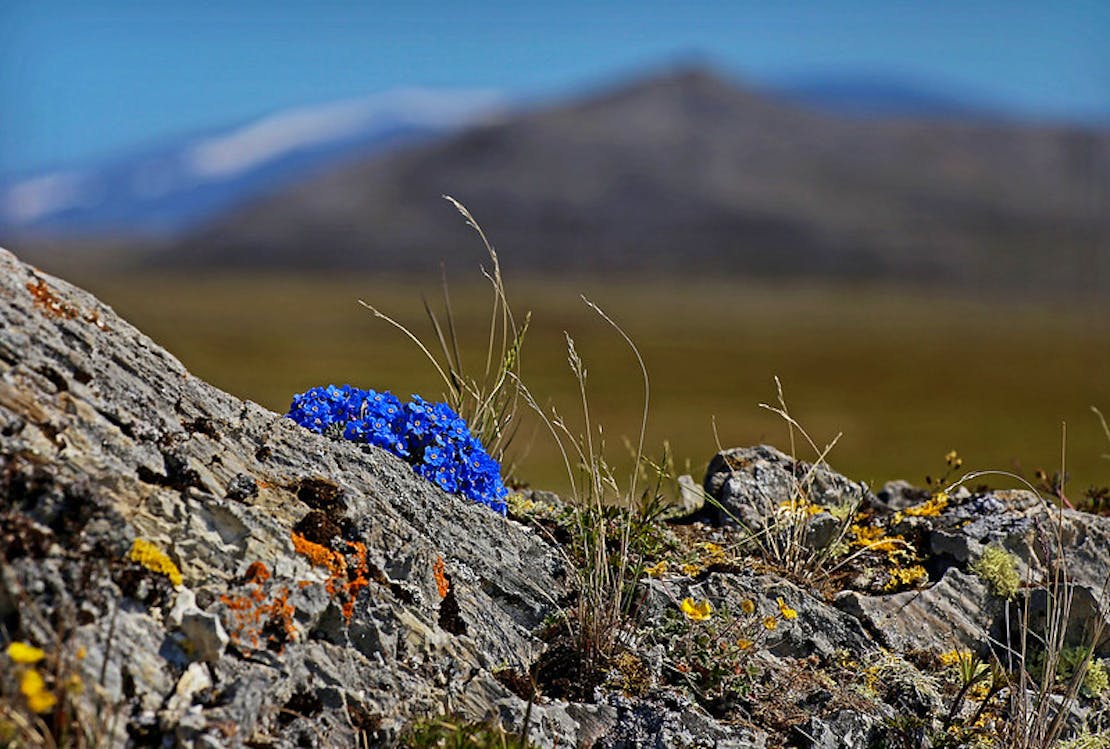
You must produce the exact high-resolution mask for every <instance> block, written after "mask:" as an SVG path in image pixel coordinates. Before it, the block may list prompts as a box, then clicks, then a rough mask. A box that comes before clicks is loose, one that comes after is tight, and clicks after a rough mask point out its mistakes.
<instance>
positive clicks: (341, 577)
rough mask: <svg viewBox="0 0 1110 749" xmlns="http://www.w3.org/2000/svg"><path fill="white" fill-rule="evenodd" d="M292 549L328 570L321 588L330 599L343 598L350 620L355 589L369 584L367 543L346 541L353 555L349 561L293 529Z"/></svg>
mask: <svg viewBox="0 0 1110 749" xmlns="http://www.w3.org/2000/svg"><path fill="white" fill-rule="evenodd" d="M291 536H292V539H293V549H294V550H295V551H296V552H297V553H298V554H300V555H301V556H303V557H304V558H306V559H307V560H308V561H309V562H311V563H312V564H313V565H314V566H316V567H323V568H324V569H326V570H327V571H328V579H327V580H326V581H325V582H324V587H325V589H326V590H327V591H328V595H329V596H331V597H332V598H336V597H342V598H343V599H344V602H343V616H344V617H345V618H346V619H347V620H348V621H350V619H351V616H353V615H354V606H355V599H356V598H357V597H358V592H359V591H360V590H362V589H363V588H365V587H366V586H367V585H369V584H370V580H369V579H368V577H367V575H369V574H370V568H369V566H368V565H367V563H366V545H365V544H362V543H359V542H357V541H347V542H346V543H347V546H349V547H350V548H351V555H352V556H353V557H354V558H353V560H352V561H351V562H350V563H349V562H348V560H347V557H345V556H344V555H343V554H341V553H340V552H338V551H333V550H332V549H329V548H328V547H326V546H324V545H322V544H318V543H316V542H314V541H309V540H308V539H307V538H305V537H304V536H302V535H301V534H299V533H297V532H296V531H293V532H292V534H291Z"/></svg>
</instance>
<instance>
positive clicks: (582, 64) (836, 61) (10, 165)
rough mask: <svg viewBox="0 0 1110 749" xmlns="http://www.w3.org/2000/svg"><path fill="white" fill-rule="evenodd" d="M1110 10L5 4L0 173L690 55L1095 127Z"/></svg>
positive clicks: (576, 78) (1106, 71) (1109, 102)
mask: <svg viewBox="0 0 1110 749" xmlns="http://www.w3.org/2000/svg"><path fill="white" fill-rule="evenodd" d="M1108 38H1110V2H1095V1H1090V2H1087V1H1084V0H1075V1H1068V2H1059V3H1052V2H1018V1H1017V0H1010V1H1009V2H972V1H970V0H969V1H968V2H920V3H906V2H897V1H887V2H866V1H864V0H855V1H854V2H847V1H846V2H831V1H829V0H824V1H819V2H793V3H789V2H766V3H755V2H731V3H729V2H722V1H721V0H717V1H716V2H677V1H676V2H655V1H653V0H636V1H635V2H631V1H627V2H626V1H620V2H609V3H597V2H594V3H574V2H562V3H538V2H520V0H515V1H513V2H482V1H481V0H472V1H471V2H466V3H459V2H455V3H428V2H421V1H420V0H410V1H409V2H400V3H393V4H388V3H339V2H326V1H317V2H300V3H294V2H280V0H266V1H265V2H256V1H255V0H243V1H241V2H235V3H220V2H199V1H198V0H192V1H191V2H175V1H172V0H171V1H167V2H156V1H155V0H143V1H130V2H129V1H125V0H87V2H52V1H50V0H3V2H0V174H4V173H8V174H11V173H16V172H32V171H36V170H40V169H46V168H52V167H57V166H66V165H71V164H75V163H81V162H84V161H89V160H92V159H97V158H101V157H104V156H109V155H112V154H117V153H124V152H126V151H127V150H129V149H132V148H135V147H137V146H142V145H147V144H151V143H157V142H158V141H159V140H164V139H167V138H171V137H174V136H176V135H179V134H183V133H189V132H195V131H198V130H204V129H206V128H211V127H219V126H224V125H229V124H234V123H237V122H242V121H244V120H247V119H250V118H252V117H256V116H258V115H261V114H264V113H267V112H272V111H274V110H277V109H282V108H285V107H291V106H303V105H311V104H315V103H323V102H328V101H333V100H337V99H344V98H349V97H356V96H361V95H364V94H368V93H373V92H378V91H383V90H387V89H390V88H394V87H398V86H409V85H419V86H436V87H449V88H456V87H480V88H493V89H497V90H500V91H503V92H505V93H506V94H508V95H510V96H515V97H528V98H544V97H552V96H560V95H566V94H571V93H573V92H575V91H576V90H578V89H579V88H580V87H582V86H589V85H597V84H601V83H604V82H605V81H606V80H608V79H610V78H612V77H615V76H621V75H630V74H634V73H636V72H638V71H643V70H645V69H650V68H652V67H657V68H658V67H662V66H664V65H665V64H667V63H668V62H670V61H675V60H682V59H691V58H696V59H700V60H703V61H708V62H711V63H713V64H716V65H718V66H719V67H721V68H722V69H723V70H725V71H726V72H729V73H732V74H735V75H738V76H746V77H748V78H750V79H752V80H755V81H761V82H775V81H779V80H783V79H788V78H794V77H807V76H813V77H820V76H828V75H837V74H841V73H849V74H853V75H857V74H878V75H883V76H887V77H894V78H903V77H904V78H906V79H908V80H912V81H916V82H920V83H925V84H927V85H929V86H930V87H932V88H939V89H941V90H948V91H951V92H952V93H954V94H955V95H957V96H960V97H965V98H972V99H979V100H982V101H984V102H987V103H989V104H991V105H996V106H999V107H1003V108H1006V109H1009V110H1011V111H1013V112H1015V113H1019V114H1023V115H1026V116H1029V117H1035V118H1053V119H1071V120H1093V119H1101V120H1103V121H1105V120H1107V119H1110V51H1108V46H1107V39H1108Z"/></svg>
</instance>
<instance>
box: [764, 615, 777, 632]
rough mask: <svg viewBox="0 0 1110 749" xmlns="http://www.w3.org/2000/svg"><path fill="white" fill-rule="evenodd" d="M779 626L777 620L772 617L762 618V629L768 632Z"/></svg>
mask: <svg viewBox="0 0 1110 749" xmlns="http://www.w3.org/2000/svg"><path fill="white" fill-rule="evenodd" d="M777 626H779V620H778V619H776V618H775V617H773V616H765V617H763V627H764V628H765V629H767V630H768V631H773V630H774V629H775V627H777Z"/></svg>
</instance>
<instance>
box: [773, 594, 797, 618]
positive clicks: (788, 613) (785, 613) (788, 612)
mask: <svg viewBox="0 0 1110 749" xmlns="http://www.w3.org/2000/svg"><path fill="white" fill-rule="evenodd" d="M778 604H779V613H781V614H782V618H783V619H797V618H798V612H797V611H795V610H794V609H792V608H790V607H789V606H787V605H786V601H784V600H782V599H781V598H780V599H779V600H778Z"/></svg>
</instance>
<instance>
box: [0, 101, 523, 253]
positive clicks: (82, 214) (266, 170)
mask: <svg viewBox="0 0 1110 749" xmlns="http://www.w3.org/2000/svg"><path fill="white" fill-rule="evenodd" d="M501 105H502V101H501V98H500V97H499V96H497V95H495V94H493V93H491V92H488V91H434V90H422V89H406V90H398V91H392V92H388V93H385V94H380V95H376V96H371V97H367V98H364V99H356V100H352V101H344V102H337V103H332V104H327V105H323V106H318V107H306V108H301V109H294V110H287V111H283V112H278V113H276V114H273V115H270V116H267V117H263V118H261V119H258V120H256V121H253V122H249V123H246V124H243V125H241V126H238V127H234V128H229V129H225V130H220V131H212V132H209V133H206V134H203V135H196V136H191V137H187V138H182V139H180V140H178V141H175V142H171V143H168V144H165V145H162V146H160V147H157V148H151V149H146V150H143V151H140V152H137V153H134V154H131V155H128V156H124V157H121V158H117V159H112V160H108V161H106V162H103V163H96V164H92V165H89V166H87V167H85V168H73V169H65V170H60V171H54V172H49V173H44V174H36V175H29V176H26V177H23V178H12V179H8V180H6V181H0V238H3V237H5V236H9V237H10V236H13V235H14V236H20V235H24V236H43V235H49V236H54V237H59V236H60V237H75V238H76V237H81V238H85V237H88V236H89V235H94V236H95V235H123V236H130V237H132V238H133V237H134V236H135V235H138V236H140V237H141V236H147V237H165V236H173V235H176V234H177V233H179V232H181V231H184V230H185V229H186V228H188V227H192V226H194V225H195V224H196V223H197V222H199V221H203V220H205V219H209V218H211V217H213V216H215V215H217V214H220V213H222V212H225V211H228V210H230V209H231V208H233V207H235V206H237V205H239V204H240V203H242V202H244V201H247V200H251V199H254V198H258V197H260V196H261V195H263V194H265V193H267V192H270V191H272V190H275V189H279V188H281V187H285V186H287V185H289V184H292V183H294V182H296V181H299V180H303V179H306V178H308V177H310V176H312V175H314V174H317V173H318V172H319V171H320V170H324V169H327V168H329V167H333V166H335V165H336V164H339V163H345V162H349V161H350V160H352V159H357V158H365V157H368V156H370V155H372V154H375V153H381V152H384V151H388V150H390V149H392V148H396V147H399V146H401V145H407V144H412V143H417V142H421V141H423V140H427V139H429V138H432V137H436V136H440V135H443V134H445V133H448V132H451V131H452V130H455V129H459V128H462V127H464V126H466V125H473V124H475V123H477V122H481V121H484V120H486V119H488V118H489V117H491V116H493V115H494V114H495V113H496V112H498V111H499V109H500V107H501Z"/></svg>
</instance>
